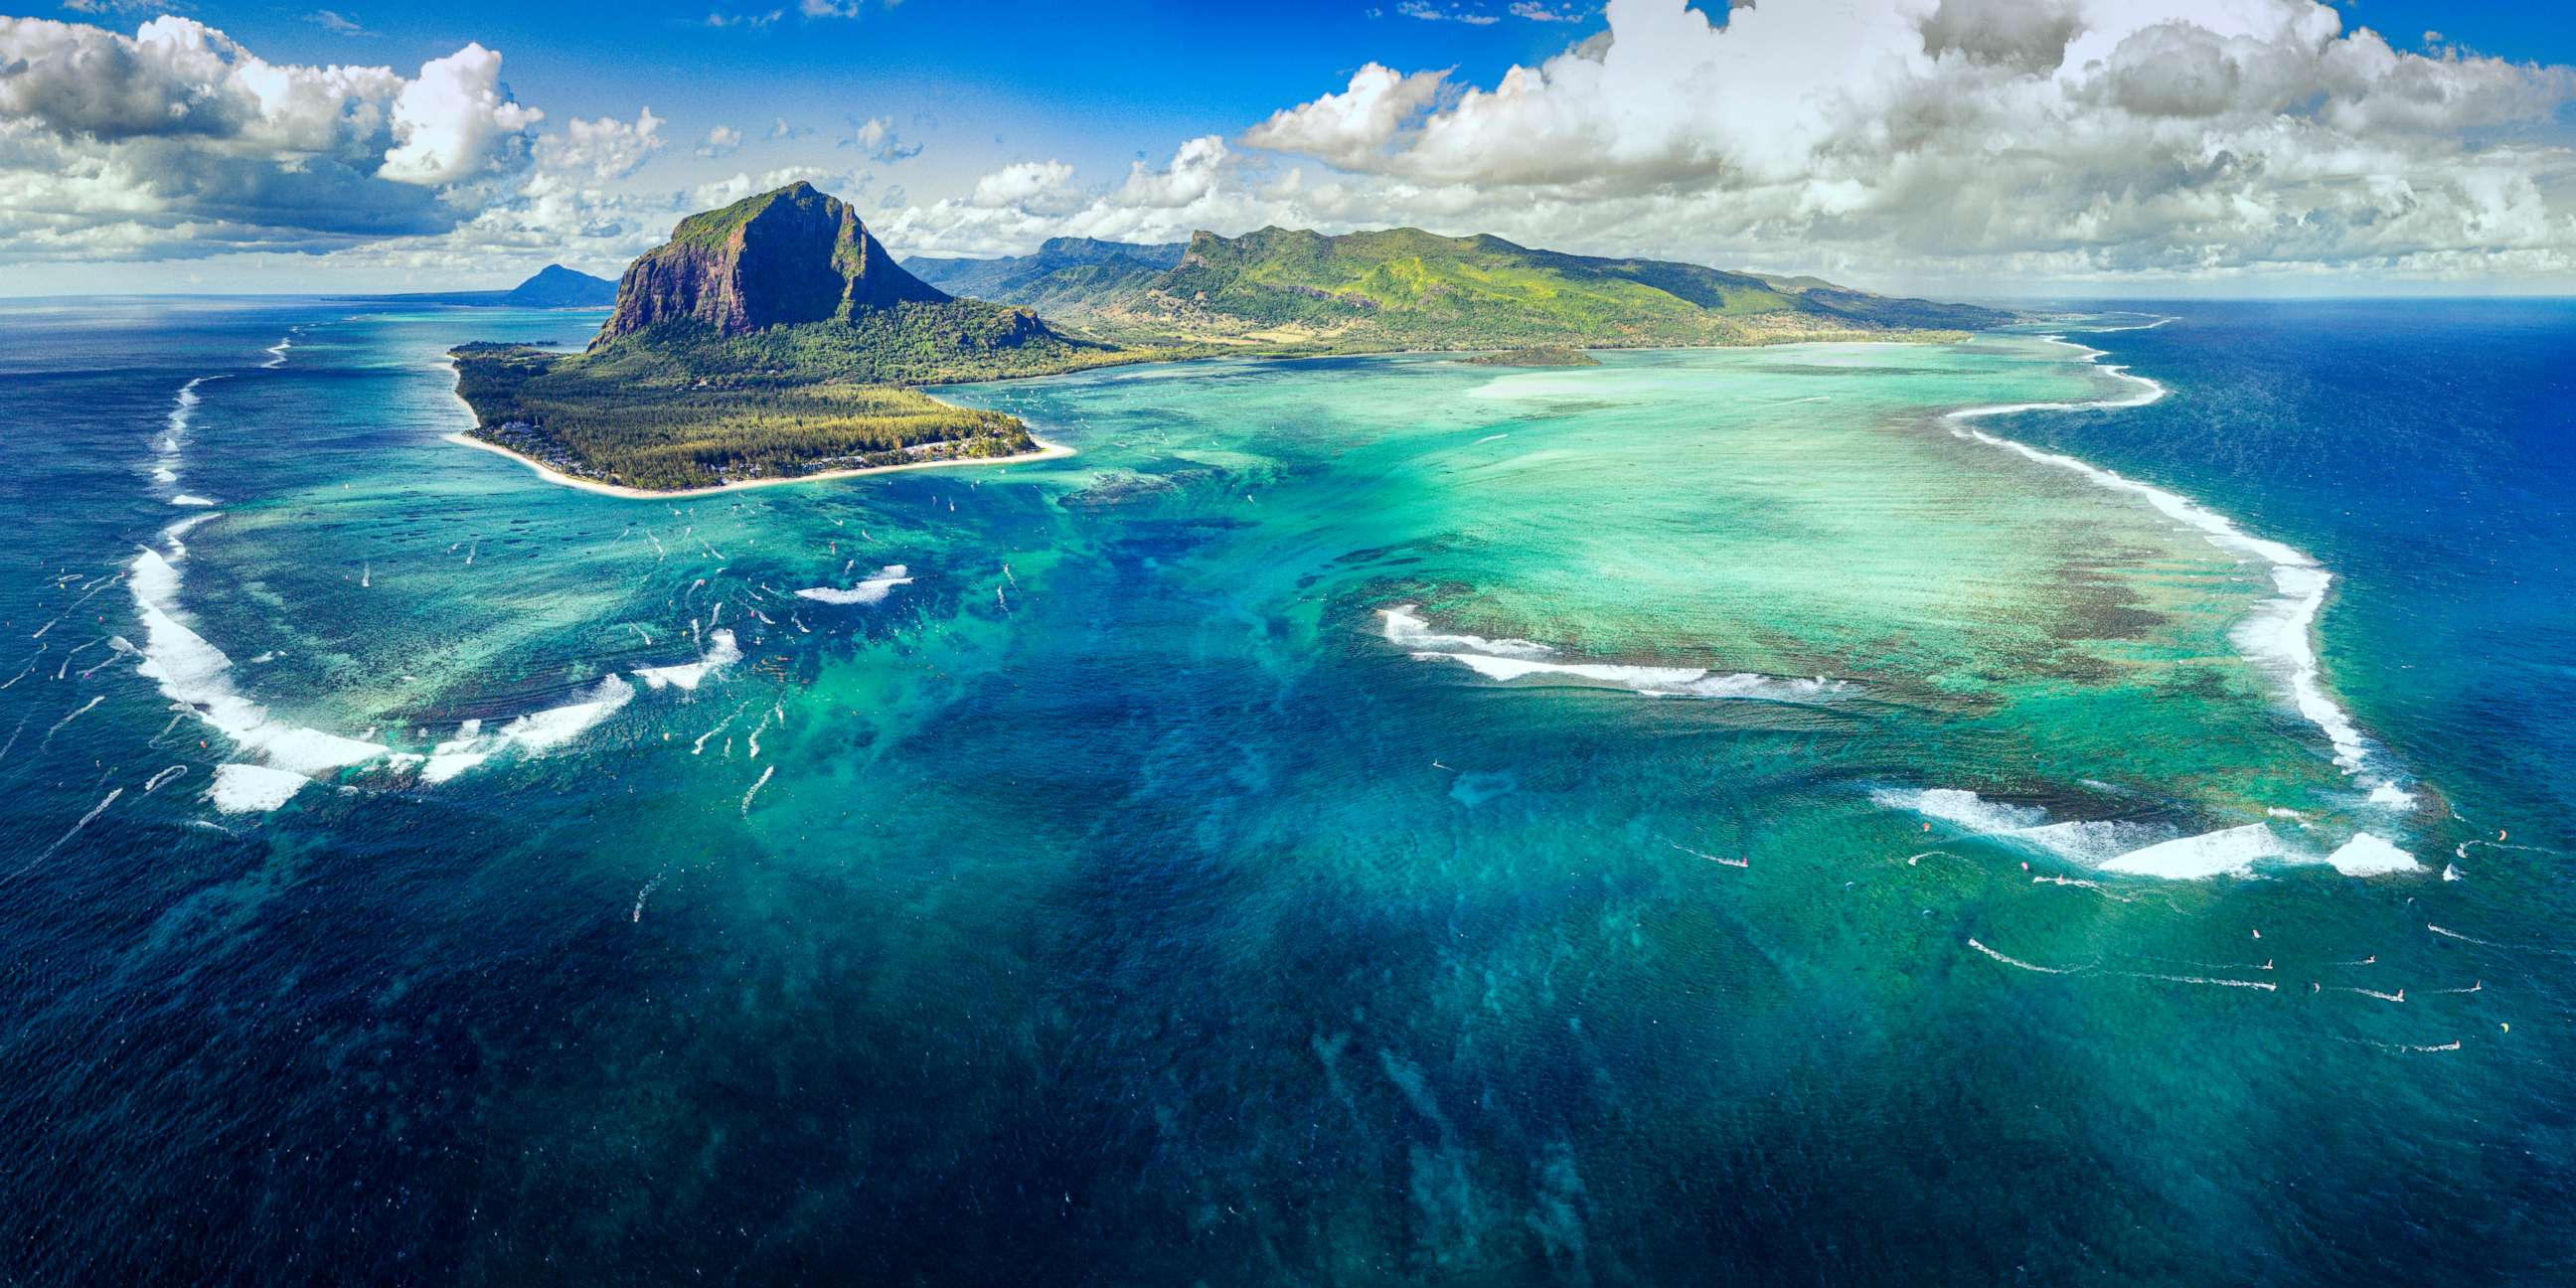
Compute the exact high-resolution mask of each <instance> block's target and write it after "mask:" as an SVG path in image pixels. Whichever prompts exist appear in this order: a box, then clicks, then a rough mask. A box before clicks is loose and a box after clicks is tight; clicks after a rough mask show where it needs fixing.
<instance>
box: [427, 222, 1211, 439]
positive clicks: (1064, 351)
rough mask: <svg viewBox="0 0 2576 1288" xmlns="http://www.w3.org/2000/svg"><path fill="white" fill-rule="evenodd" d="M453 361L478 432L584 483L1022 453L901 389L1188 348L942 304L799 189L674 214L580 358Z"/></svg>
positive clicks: (988, 417) (466, 357)
mask: <svg viewBox="0 0 2576 1288" xmlns="http://www.w3.org/2000/svg"><path fill="white" fill-rule="evenodd" d="M452 356H453V357H454V359H455V361H456V366H457V393H458V394H459V395H460V396H461V397H463V398H464V399H465V402H466V405H467V406H469V407H471V408H472V409H473V411H474V417H475V429H474V431H473V432H474V434H475V435H476V436H477V437H479V438H482V439H484V440H486V441H489V442H493V443H497V444H500V445H502V446H504V447H508V448H510V449H511V450H513V451H516V452H519V453H520V454H522V455H525V456H528V457H530V458H532V459H535V460H537V461H539V462H540V463H542V464H545V465H547V466H548V467H550V468H553V469H556V470H559V471H561V472H563V473H566V474H570V475H574V476H576V477H581V478H588V479H596V480H600V481H603V482H613V483H620V484H624V485H626V486H629V487H639V488H648V489H671V488H688V487H704V486H709V485H713V484H720V483H728V482H740V481H744V480H748V479H755V478H777V477H792V476H796V475H801V474H810V473H816V472H821V471H829V470H843V469H854V468H866V467H872V466H881V465H895V464H906V463H913V462H918V461H922V460H935V459H985V458H993V457H1007V456H1011V455H1016V454H1020V453H1025V452H1029V451H1032V450H1035V447H1036V444H1035V442H1034V440H1032V439H1031V438H1030V437H1029V434H1028V430H1027V427H1025V426H1023V425H1021V424H1020V423H1019V422H1018V421H1017V420H1014V419H1012V418H1011V417H1009V416H1004V415H1000V414H997V413H991V412H979V411H969V410H967V409H964V408H959V407H953V406H950V405H948V404H946V403H942V402H940V401H938V400H937V399H934V398H931V397H929V396H928V395H926V394H922V393H920V392H917V391H916V390H914V389H912V388H910V386H915V385H924V384H939V383H944V382H951V381H961V380H985V379H993V378H996V377H1001V376H1024V375H1044V374H1048V373H1051V372H1061V371H1074V370H1079V369H1081V368H1083V367H1088V366H1096V365H1100V364H1102V363H1107V362H1134V361H1140V360H1143V359H1145V358H1150V357H1164V356H1179V355H1176V354H1172V353H1167V352H1162V351H1138V350H1128V349H1119V348H1114V347H1112V346H1109V345H1105V344H1100V343H1097V342H1092V341H1084V340H1074V339H1068V338H1066V337H1064V336H1061V335H1058V334H1057V333H1056V332H1055V331H1054V330H1052V329H1051V328H1049V327H1048V326H1047V325H1046V324H1045V323H1044V322H1041V321H1039V320H1038V317H1037V315H1036V314H1035V313H1032V312H1030V311H1028V310H1027V309H1021V308H1011V307H1007V306H1004V305H998V304H988V303H984V302H982V301H978V300H958V299H951V298H950V297H949V296H948V295H947V294H946V293H945V292H942V291H940V290H938V289H937V288H935V287H933V286H931V285H929V284H928V283H925V282H923V281H921V280H920V279H918V278H916V277H914V276H912V275H911V274H910V273H907V272H905V271H904V270H903V269H902V268H901V267H900V266H898V265H897V264H895V263H894V261H893V260H892V258H890V257H889V256H887V254H886V253H885V248H884V247H882V246H880V245H878V244H877V241H876V239H875V238H874V237H872V236H870V235H869V234H868V231H867V229H866V228H865V227H864V226H863V225H861V223H860V222H859V219H858V216H857V215H856V214H855V213H853V212H852V211H851V210H850V209H849V207H848V206H846V205H844V204H842V203H841V202H840V201H838V200H836V199H834V198H831V197H828V196H825V195H824V194H822V193H819V192H816V191H815V190H814V189H813V188H812V187H810V186H809V185H806V184H801V183H799V184H794V185H790V186H789V187H786V188H782V189H779V190H778V191H776V192H768V193H762V194H761V195H759V196H756V197H752V198H749V199H746V200H744V201H740V202H736V203H734V204H733V205H731V206H727V207H725V208H724V209H722V210H715V211H709V212H707V213H704V214H699V215H692V216H690V217H689V218H688V219H685V220H683V221H681V223H680V226H679V228H678V229H677V230H676V231H675V232H674V233H673V236H672V239H671V240H670V241H669V242H667V243H665V244H663V245H662V246H660V247H657V248H655V249H654V250H652V251H650V252H647V253H646V254H645V255H644V256H642V257H641V258H639V259H637V260H636V261H635V263H634V264H633V265H631V266H629V267H628V269H627V270H626V274H625V276H624V278H623V280H622V281H621V282H620V283H619V288H618V298H617V305H616V309H615V310H614V312H613V313H612V314H611V315H610V317H609V319H608V321H607V323H606V324H605V325H604V326H602V327H601V328H600V333H599V335H598V337H597V338H596V339H594V340H592V341H591V344H590V347H589V349H588V350H586V351H584V352H582V353H558V352H550V351H547V350H542V349H535V348H531V347H528V346H525V345H471V344H469V345H464V346H461V347H459V348H457V349H456V350H454V352H453V354H452Z"/></svg>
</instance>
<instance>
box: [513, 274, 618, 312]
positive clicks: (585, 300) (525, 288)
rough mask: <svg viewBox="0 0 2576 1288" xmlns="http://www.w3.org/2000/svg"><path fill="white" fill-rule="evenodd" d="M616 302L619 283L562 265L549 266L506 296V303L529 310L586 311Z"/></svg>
mask: <svg viewBox="0 0 2576 1288" xmlns="http://www.w3.org/2000/svg"><path fill="white" fill-rule="evenodd" d="M616 298H617V283H615V282H612V281H609V280H608V279H606V278H604V277H593V276H591V275H590V274H588V273H583V272H576V271H574V270H573V269H569V268H566V267H564V266H563V265H561V264H548V265H546V266H545V267H544V268H541V269H538V270H537V272H536V275H535V276H533V277H530V278H529V279H528V280H526V281H524V282H521V283H519V284H518V285H517V286H515V287H512V288H511V289H510V290H509V291H508V292H506V293H505V294H504V295H503V296H502V299H503V301H504V302H505V303H509V304H515V305H520V306H522V307H527V308H540V309H563V308H586V307H591V306H595V305H601V304H606V303H609V302H610V301H612V300H615V299H616Z"/></svg>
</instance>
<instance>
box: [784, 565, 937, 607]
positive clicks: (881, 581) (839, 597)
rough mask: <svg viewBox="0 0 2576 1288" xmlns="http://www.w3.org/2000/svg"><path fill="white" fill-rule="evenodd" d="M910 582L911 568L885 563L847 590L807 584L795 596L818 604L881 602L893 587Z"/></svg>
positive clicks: (891, 591)
mask: <svg viewBox="0 0 2576 1288" xmlns="http://www.w3.org/2000/svg"><path fill="white" fill-rule="evenodd" d="M911 583H912V570H911V569H909V568H906V567H904V566H903V565H902V564H887V565H886V566H885V567H883V568H879V569H877V575H876V576H873V577H870V578H868V579H867V580H865V581H862V582H860V583H859V584H858V585H855V586H852V587H850V588H849V589H848V590H842V589H840V588H838V587H834V586H808V587H806V588H805V589H803V590H800V591H797V592H796V597H797V598H798V599H810V600H813V601H814V602H815V603H818V604H881V603H884V602H885V597H886V596H887V595H889V594H891V593H893V591H894V588H895V587H897V586H907V585H910V584H911Z"/></svg>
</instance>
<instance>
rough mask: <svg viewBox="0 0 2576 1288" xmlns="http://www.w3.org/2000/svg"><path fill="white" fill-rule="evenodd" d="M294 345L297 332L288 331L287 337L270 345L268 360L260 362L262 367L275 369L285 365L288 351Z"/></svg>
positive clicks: (265, 369)
mask: <svg viewBox="0 0 2576 1288" xmlns="http://www.w3.org/2000/svg"><path fill="white" fill-rule="evenodd" d="M294 347H295V333H294V332H292V331H289V332H287V333H286V338H285V339H282V340H279V341H278V342H277V343H275V344H272V345H270V346H268V355H269V356H268V361H266V362H263V363H261V364H259V365H260V369H261V370H263V371H273V370H276V369H277V368H279V367H283V366H285V365H286V351H287V350H289V349H292V348H294Z"/></svg>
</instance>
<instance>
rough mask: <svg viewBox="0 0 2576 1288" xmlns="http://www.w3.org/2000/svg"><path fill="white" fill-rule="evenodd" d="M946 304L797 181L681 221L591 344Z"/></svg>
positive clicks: (642, 266)
mask: <svg viewBox="0 0 2576 1288" xmlns="http://www.w3.org/2000/svg"><path fill="white" fill-rule="evenodd" d="M948 299H949V296H948V295H947V293H946V292H943V291H941V290H939V289H938V288H937V287H934V286H931V285H930V284H929V283H927V282H924V281H922V280H921V279H920V278H917V277H914V276H913V275H912V274H910V273H908V272H905V271H904V270H903V269H902V267H900V266H899V265H897V264H896V263H895V261H894V258H893V257H892V256H890V255H888V254H887V253H886V249H885V247H884V246H882V245H879V244H878V242H877V239H876V238H875V237H874V236H872V235H870V234H869V232H868V230H867V226H866V225H865V224H864V223H862V222H860V220H859V216H858V212H857V211H855V210H853V209H851V208H850V206H849V205H848V203H846V202H843V201H842V200H841V199H840V198H838V197H834V196H831V195H829V194H827V193H825V192H822V191H821V190H819V189H817V188H815V187H814V185H812V184H810V183H807V182H805V181H803V180H798V181H797V182H795V183H791V184H788V185H787V186H786V187H783V188H778V189H775V190H773V191H769V192H764V193H760V194H758V195H756V196H750V197H745V198H743V199H742V200H740V201H737V202H735V203H733V204H732V205H729V206H725V207H723V208H721V209H717V210H709V211H704V212H702V213H699V214H695V215H691V216H689V217H688V218H686V219H683V220H681V221H680V224H679V227H677V228H675V229H673V230H672V232H671V240H669V241H667V242H664V243H663V244H662V245H660V246H658V247H656V248H654V249H653V250H650V251H647V252H645V254H644V255H643V256H642V257H641V258H639V259H637V260H636V261H635V262H634V263H633V264H631V265H629V266H628V267H627V269H626V274H625V276H624V277H623V278H621V279H620V280H619V282H618V284H617V310H616V312H615V313H613V314H612V315H610V317H609V319H608V324H607V325H606V326H604V327H602V328H601V329H600V333H599V339H598V340H595V341H593V342H592V343H593V344H600V343H604V342H606V341H609V340H612V339H615V338H617V337H619V336H623V335H630V334H633V333H635V332H638V331H643V330H646V329H648V328H652V327H657V326H662V325H665V324H675V323H676V324H688V323H695V324H698V325H700V326H704V327H707V328H709V329H712V330H713V331H714V332H715V333H716V334H718V335H722V336H735V335H743V334H746V333H749V332H752V331H757V330H760V329H762V328H764V327H770V326H778V325H792V324H796V323H805V322H827V321H833V320H836V319H837V320H848V319H849V318H851V317H853V316H855V315H858V314H863V313H867V312H871V311H874V310H877V309H883V308H889V307H892V306H894V305H896V304H902V303H906V302H918V303H926V304H940V303H945V302H947V300H948Z"/></svg>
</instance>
